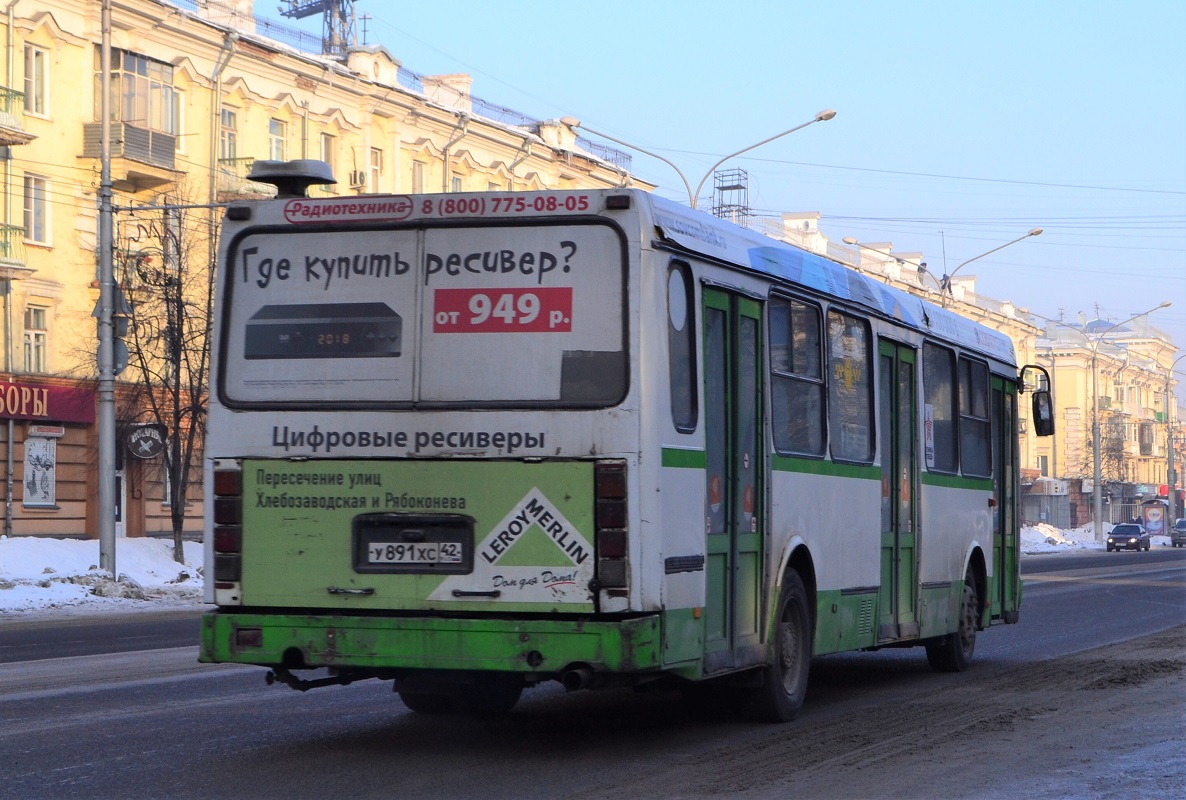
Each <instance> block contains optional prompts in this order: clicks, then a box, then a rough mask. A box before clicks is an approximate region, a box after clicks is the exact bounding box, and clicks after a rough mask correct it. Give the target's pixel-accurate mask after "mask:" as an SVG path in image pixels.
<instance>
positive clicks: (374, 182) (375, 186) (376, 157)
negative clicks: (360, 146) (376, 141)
mask: <svg viewBox="0 0 1186 800" xmlns="http://www.w3.org/2000/svg"><path fill="white" fill-rule="evenodd" d="M370 168H371V175H370V181H368V183H367V188H368V189H370V190H371V191H372V192H378V191H380V187H381V186H382V185H383V184H382V183H381V182H380V180H381V179H382V177H383V151H382V150H380V149H379V148H377V147H372V148H371V165H370Z"/></svg>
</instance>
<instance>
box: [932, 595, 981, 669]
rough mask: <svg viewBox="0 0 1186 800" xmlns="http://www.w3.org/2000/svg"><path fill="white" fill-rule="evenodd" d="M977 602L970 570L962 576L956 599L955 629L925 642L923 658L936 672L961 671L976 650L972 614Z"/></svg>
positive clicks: (976, 621)
mask: <svg viewBox="0 0 1186 800" xmlns="http://www.w3.org/2000/svg"><path fill="white" fill-rule="evenodd" d="M978 610H979V603H978V600H977V596H976V582H975V580H973V578H972V575H971V573H969V574H968V575H966V576H965V577H964V594H963V598H962V599H961V600H960V610H959V626H958V627H957V628H956V631H955V633H949V634H947V635H946V636H943V637H941V638H939V639H937V640H936V641H935V642H934V643H933V644H928V645H927V661H928V662H930V664H931V668H932V669H934V670H936V671H938V672H963V671H964V670H966V669H967V668H968V667H969V666H970V665H971V663H972V655H973V653H975V652H976V627H977V624H978V620H977V618H976V615H977V612H978Z"/></svg>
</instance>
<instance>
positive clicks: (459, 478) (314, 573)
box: [242, 460, 595, 612]
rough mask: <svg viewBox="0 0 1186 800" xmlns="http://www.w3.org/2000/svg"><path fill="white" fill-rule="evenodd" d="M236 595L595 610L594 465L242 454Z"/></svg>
mask: <svg viewBox="0 0 1186 800" xmlns="http://www.w3.org/2000/svg"><path fill="white" fill-rule="evenodd" d="M243 501H244V502H243V556H242V558H243V568H242V597H243V605H245V606H258V607H289V608H325V609H339V608H341V609H351V610H383V611H401V610H409V611H415V610H428V609H434V610H448V611H457V610H465V611H537V612H538V611H566V612H569V611H571V612H579V611H591V610H592V609H593V595H592V593H591V592H590V590H589V582H590V581H591V580H592V578H593V575H594V563H595V557H594V550H593V508H594V502H593V465H592V463H589V462H577V461H568V462H548V463H541V464H528V463H521V462H511V461H263V460H246V461H244V462H243Z"/></svg>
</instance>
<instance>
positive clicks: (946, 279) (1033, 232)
mask: <svg viewBox="0 0 1186 800" xmlns="http://www.w3.org/2000/svg"><path fill="white" fill-rule="evenodd" d="M1041 235H1042V229H1041V228H1030V229H1029V231H1028V232H1027V233H1026V234H1025V235H1024V236H1018V237H1017V238H1016V239H1014V240H1013V241H1011V242H1005V243H1004V244H1002V245H1000V246H998V247H994V248H993V249H991V250H989V251H988V252H985V253H981V254H980V255H978V256H976V257H975V258H969V259H968V260H967V261H965V262H964V263H962V264H960V265H959V266H958V267H956V268H955V269H953V270H952V271H951V274H950V275H944V276H943V280H942V281H941V282H940V284H939V290H940V291H941V292H942V294H943V297H942V303H943V307H944V308H946V307H947V297H948V296H949V295H950V294H951V293H952V292H951V281H952V279H953V278H955V274H956V273H957V272H959V271H960V270H961V269H963V268H964V267H966V266H968V265H969V264H971V263H972V262H973V261H979V260H980V259H982V258H984V257H985V256H990V255H992V254H993V253H995V252H997V251H998V250H1004V249H1005V248H1006V247H1008V246H1009V245H1013V244H1017V243H1018V242H1020V241H1021V240H1022V239H1028V238H1029V237H1031V236H1041Z"/></svg>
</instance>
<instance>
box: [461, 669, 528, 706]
mask: <svg viewBox="0 0 1186 800" xmlns="http://www.w3.org/2000/svg"><path fill="white" fill-rule="evenodd" d="M522 693H523V680H522V679H521V678H519V676H517V675H511V674H502V673H479V674H478V675H476V676H474V679H473V681H472V682H470V683H466V684H463V685H462V686H460V687H459V688H458V690H457V693H456V694H454V695H453V698H452V700H453V705H454V707H456V708H457V710H458V711H462V712H464V713H467V714H473V715H475V716H479V717H498V716H502V715H503V714H509V713H510V711H511V709H512V708H514V707H515V704H516V703H518V702H519V695H521V694H522Z"/></svg>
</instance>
